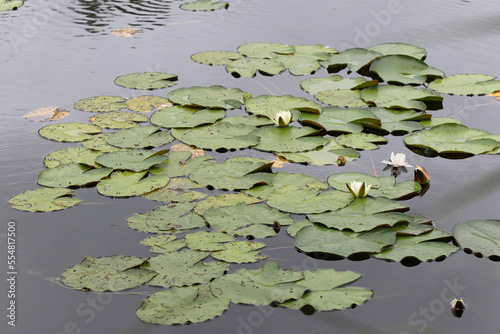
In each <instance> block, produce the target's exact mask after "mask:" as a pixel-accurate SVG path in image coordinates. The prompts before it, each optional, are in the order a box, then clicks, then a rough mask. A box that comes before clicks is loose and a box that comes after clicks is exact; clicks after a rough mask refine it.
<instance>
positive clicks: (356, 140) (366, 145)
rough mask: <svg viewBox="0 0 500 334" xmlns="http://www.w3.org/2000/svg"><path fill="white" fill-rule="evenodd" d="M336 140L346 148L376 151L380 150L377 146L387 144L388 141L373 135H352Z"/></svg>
mask: <svg viewBox="0 0 500 334" xmlns="http://www.w3.org/2000/svg"><path fill="white" fill-rule="evenodd" d="M335 140H336V141H337V143H339V144H340V145H342V146H344V147H350V148H354V149H357V150H374V149H377V148H378V146H377V145H376V144H386V143H387V139H385V138H384V137H381V136H377V135H374V134H372V133H351V134H346V135H341V136H338V137H337V138H335Z"/></svg>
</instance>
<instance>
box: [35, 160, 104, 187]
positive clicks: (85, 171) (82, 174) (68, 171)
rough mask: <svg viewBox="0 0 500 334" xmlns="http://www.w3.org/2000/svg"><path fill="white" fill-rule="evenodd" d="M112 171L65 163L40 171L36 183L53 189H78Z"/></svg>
mask: <svg viewBox="0 0 500 334" xmlns="http://www.w3.org/2000/svg"><path fill="white" fill-rule="evenodd" d="M112 171H113V169H112V168H93V167H92V166H88V165H84V164H79V163H67V164H61V165H59V166H57V167H53V168H48V169H45V170H43V171H41V172H40V174H39V175H38V178H37V182H38V184H39V185H42V186H46V187H54V188H57V187H60V188H66V187H77V186H78V187H80V186H84V185H87V184H90V183H96V182H98V181H99V180H100V179H102V178H105V177H106V176H108V175H109V174H110V173H111V172H112Z"/></svg>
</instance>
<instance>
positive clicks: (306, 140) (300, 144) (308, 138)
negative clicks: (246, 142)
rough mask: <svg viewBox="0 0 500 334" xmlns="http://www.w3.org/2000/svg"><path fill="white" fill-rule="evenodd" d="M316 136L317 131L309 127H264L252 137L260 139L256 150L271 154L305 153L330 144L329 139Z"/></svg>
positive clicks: (253, 133)
mask: <svg viewBox="0 0 500 334" xmlns="http://www.w3.org/2000/svg"><path fill="white" fill-rule="evenodd" d="M314 134H317V130H315V129H313V128H310V127H307V126H304V127H302V128H297V127H294V126H284V127H277V126H263V127H261V128H258V129H257V130H255V131H254V132H252V135H255V136H258V137H260V141H259V143H258V144H257V145H255V148H256V149H258V150H262V151H271V152H304V151H309V150H314V149H316V148H318V147H321V146H324V145H326V144H328V142H329V140H328V139H326V138H323V137H318V136H314Z"/></svg>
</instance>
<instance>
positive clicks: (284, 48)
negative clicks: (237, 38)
mask: <svg viewBox="0 0 500 334" xmlns="http://www.w3.org/2000/svg"><path fill="white" fill-rule="evenodd" d="M238 52H239V53H241V54H242V55H245V56H247V57H251V58H275V57H276V56H277V55H279V54H280V55H287V54H293V53H294V52H295V47H294V46H293V45H283V44H278V43H248V44H243V45H240V46H239V47H238Z"/></svg>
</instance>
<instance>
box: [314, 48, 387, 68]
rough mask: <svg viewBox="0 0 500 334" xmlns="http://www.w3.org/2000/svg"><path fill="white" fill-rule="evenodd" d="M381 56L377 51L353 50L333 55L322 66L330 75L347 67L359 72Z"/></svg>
mask: <svg viewBox="0 0 500 334" xmlns="http://www.w3.org/2000/svg"><path fill="white" fill-rule="evenodd" d="M381 56H382V54H380V53H378V52H375V51H370V50H366V49H361V48H353V49H347V50H344V51H342V52H340V53H339V54H334V55H331V56H330V58H328V60H326V61H323V62H321V65H323V67H325V68H326V69H327V70H328V73H333V72H338V71H340V70H343V69H344V68H346V67H348V68H349V71H352V72H357V71H359V70H361V69H362V68H363V67H365V66H367V65H369V64H370V63H371V62H372V61H374V60H375V59H377V58H379V57H381Z"/></svg>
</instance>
